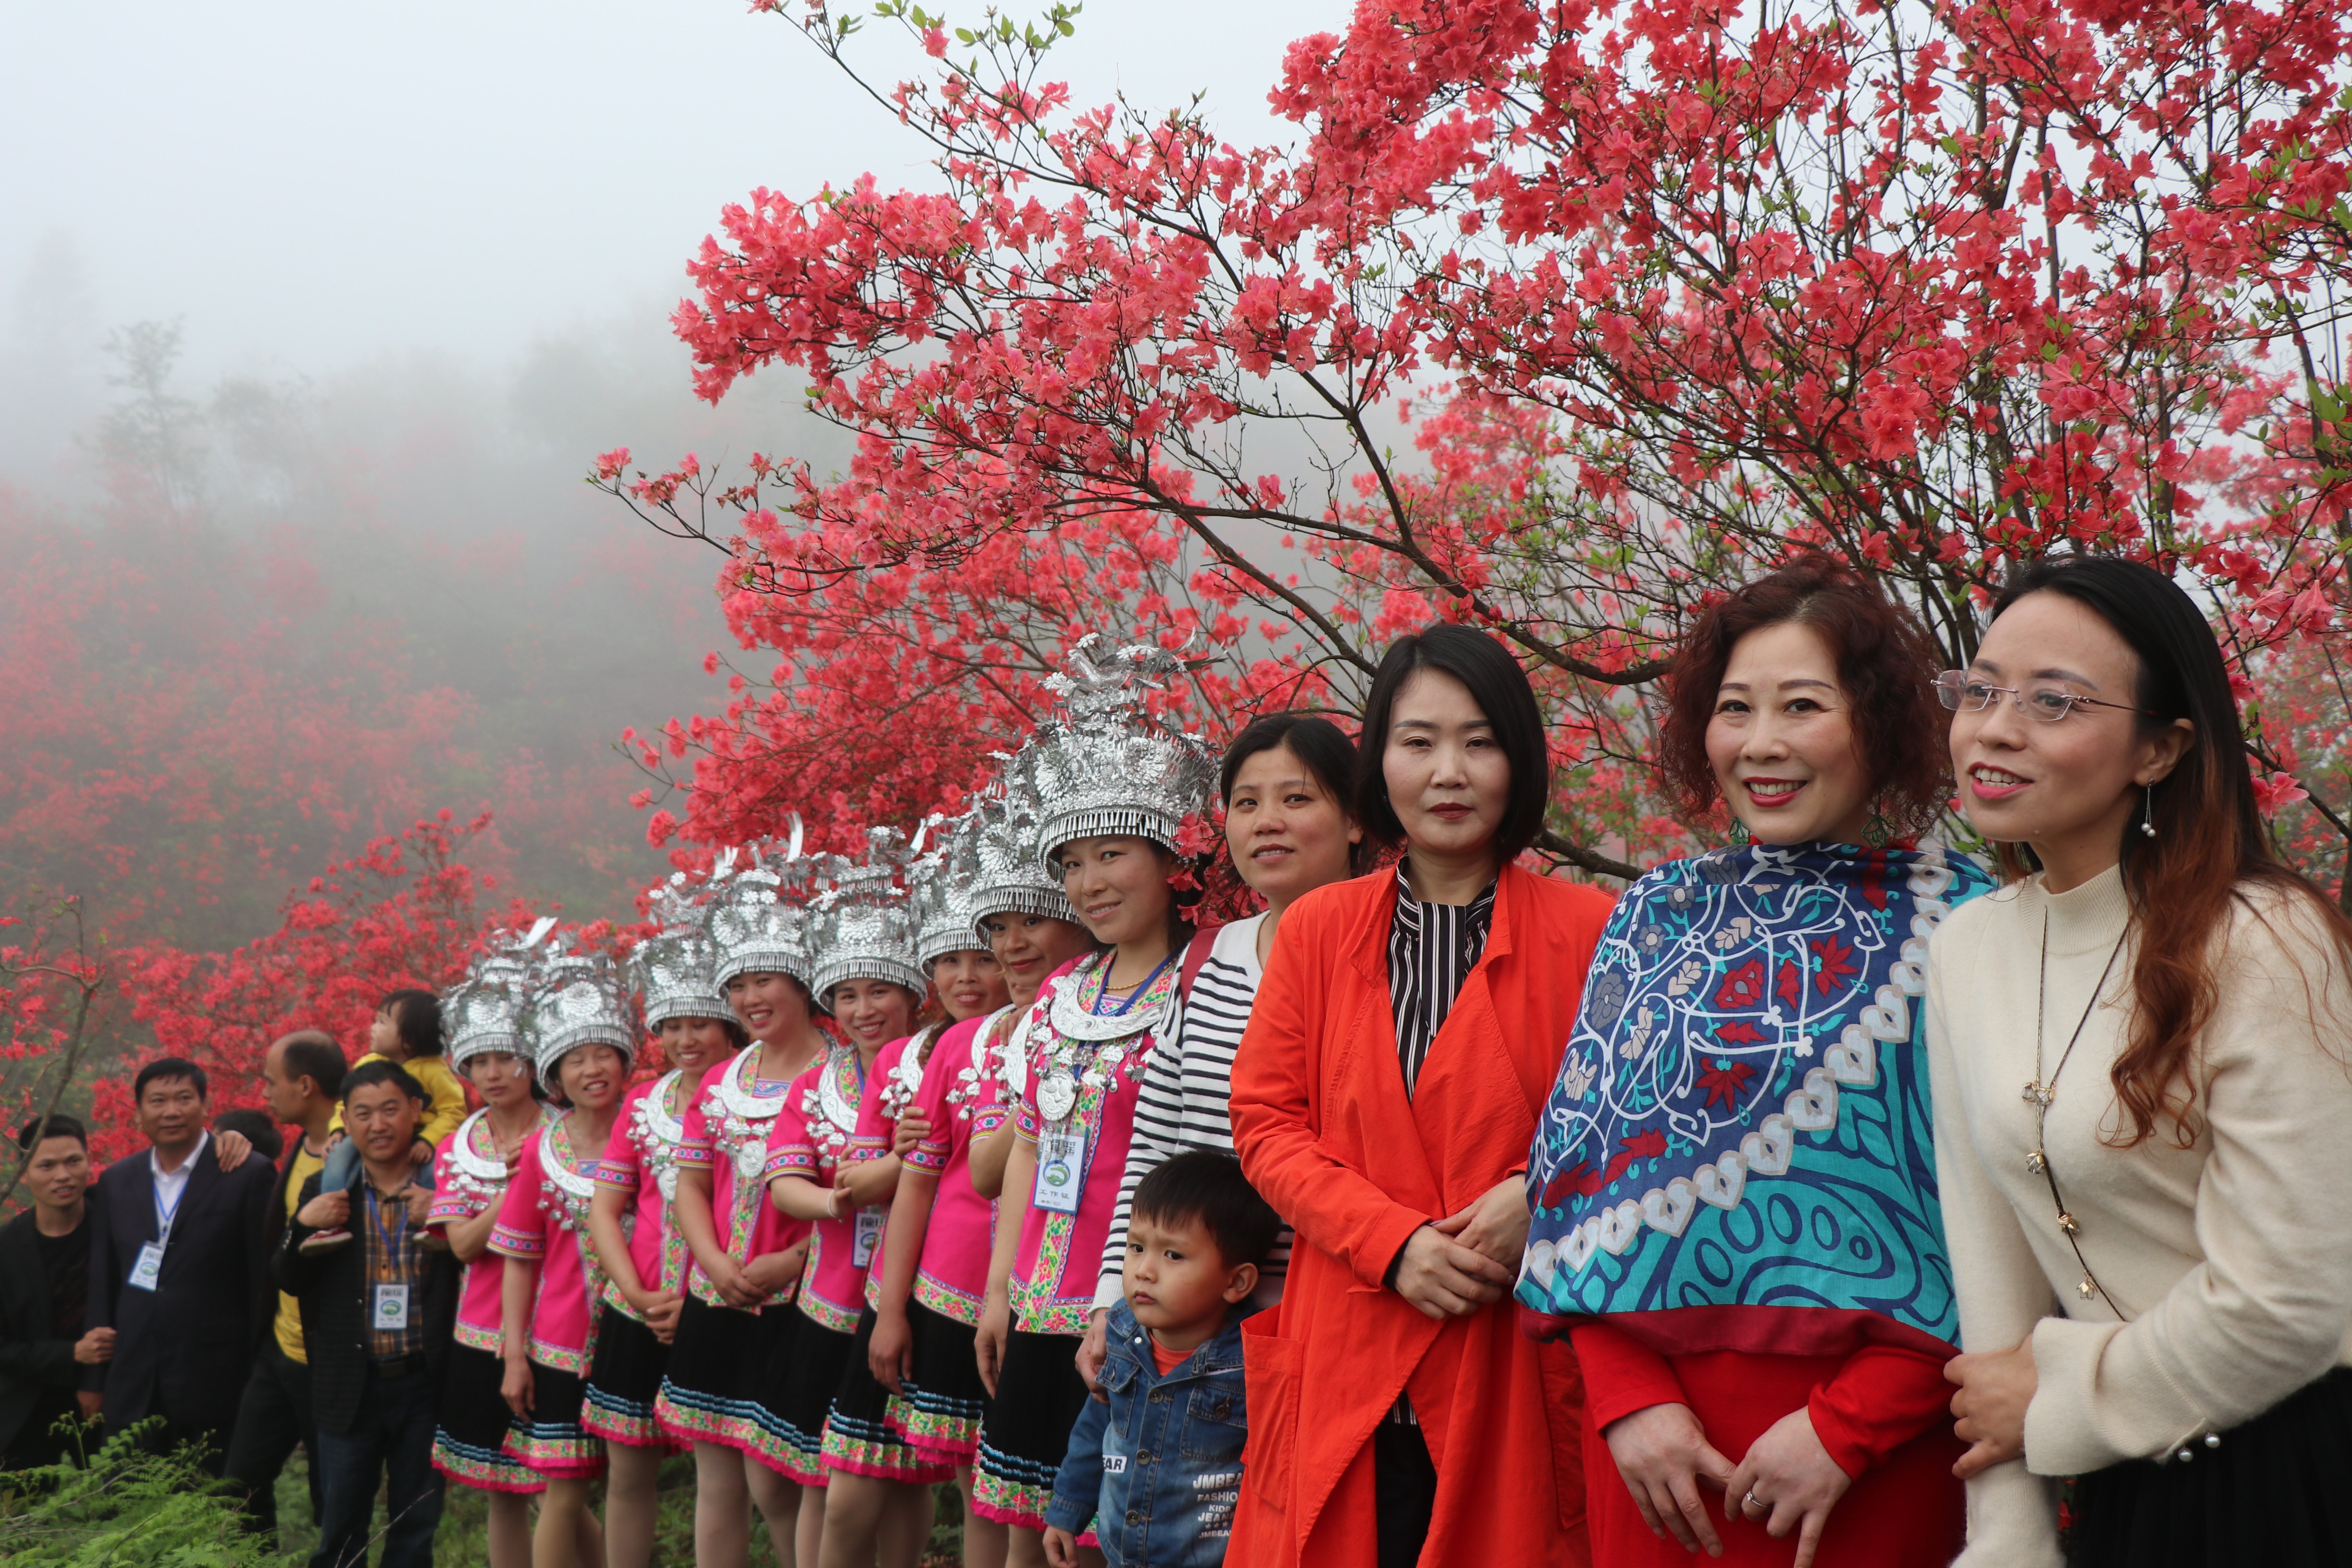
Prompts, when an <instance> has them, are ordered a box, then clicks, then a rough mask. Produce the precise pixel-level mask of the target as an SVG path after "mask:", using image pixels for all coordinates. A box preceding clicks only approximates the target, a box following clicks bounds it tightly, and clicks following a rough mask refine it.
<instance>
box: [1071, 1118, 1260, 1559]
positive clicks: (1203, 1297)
mask: <svg viewBox="0 0 2352 1568" xmlns="http://www.w3.org/2000/svg"><path fill="white" fill-rule="evenodd" d="M1280 1226H1281V1222H1280V1221H1279V1220H1277V1219H1276V1218H1275V1214H1274V1211H1273V1210H1272V1209H1271V1208H1268V1207H1267V1206H1266V1204H1265V1199H1263V1198H1261V1197H1259V1196H1258V1195H1257V1192H1256V1189H1255V1188H1253V1187H1252V1186H1251V1185H1250V1184H1249V1183H1248V1181H1247V1180H1246V1179H1244V1177H1243V1175H1242V1167H1241V1162H1240V1161H1238V1160H1236V1159H1234V1157H1233V1156H1232V1155H1231V1154H1227V1153H1223V1152H1220V1151H1217V1150H1213V1149H1195V1150H1192V1151H1190V1152H1186V1153H1182V1154H1178V1155H1176V1156H1174V1157H1173V1158H1171V1159H1170V1160H1169V1161H1167V1162H1166V1163H1163V1164H1161V1165H1160V1166H1159V1167H1158V1168H1157V1169H1156V1170H1154V1171H1152V1173H1150V1175H1147V1176H1145V1177H1144V1178H1143V1180H1142V1182H1141V1183H1139V1184H1138V1185H1137V1187H1136V1189H1135V1201H1134V1204H1133V1205H1132V1207H1131V1209H1130V1212H1129V1220H1128V1228H1127V1262H1126V1264H1125V1266H1124V1268H1123V1269H1122V1270H1121V1278H1122V1284H1123V1285H1124V1287H1125V1292H1126V1299H1125V1300H1122V1301H1121V1302H1119V1304H1118V1305H1117V1306H1115V1307H1113V1308H1112V1309H1111V1310H1110V1321H1109V1325H1108V1352H1109V1353H1108V1358H1107V1359H1106V1360H1105V1361H1104V1363H1103V1370H1102V1388H1103V1396H1098V1397H1097V1398H1094V1399H1090V1400H1088V1401H1087V1407H1086V1409H1085V1411H1084V1412H1083V1413H1081V1414H1080V1415H1079V1416H1078V1424H1077V1426H1075V1427H1074V1428H1072V1429H1071V1432H1070V1451H1069V1454H1068V1455H1067V1457H1066V1458H1064V1459H1063V1460H1062V1468H1061V1473H1060V1474H1058V1475H1056V1476H1055V1478H1054V1501H1053V1504H1052V1506H1051V1507H1049V1508H1048V1509H1047V1510H1045V1556H1046V1560H1047V1561H1048V1562H1050V1563H1053V1565H1054V1568H1076V1563H1077V1561H1078V1552H1077V1549H1078V1545H1079V1542H1078V1537H1079V1536H1080V1535H1081V1534H1082V1533H1083V1532H1084V1531H1085V1530H1086V1528H1087V1522H1088V1521H1097V1523H1096V1525H1095V1530H1096V1533H1097V1535H1098V1536H1099V1537H1100V1539H1101V1543H1102V1552H1103V1556H1104V1557H1105V1559H1107V1560H1108V1562H1109V1563H1110V1564H1111V1568H1213V1565H1214V1564H1217V1563H1223V1561H1224V1560H1225V1538H1226V1537H1227V1536H1228V1535H1230V1534H1231V1533H1232V1531H1233V1523H1234V1499H1235V1497H1236V1496H1237V1495H1238V1493H1239V1491H1240V1489H1241V1480H1242V1439H1243V1437H1244V1436H1245V1435H1246V1433H1247V1430H1248V1424H1247V1422H1246V1421H1245V1420H1244V1416H1243V1404H1242V1330H1241V1323H1242V1319H1243V1318H1244V1317H1246V1316H1248V1314H1249V1311H1250V1305H1249V1301H1250V1292H1251V1291H1253V1290H1255V1289H1257V1271H1258V1265H1259V1264H1260V1263H1261V1262H1263V1261H1264V1260H1265V1256H1266V1254H1267V1253H1268V1252H1270V1251H1272V1250H1273V1247H1274V1240H1275V1236H1276V1232H1277V1230H1278V1229H1279V1228H1280Z"/></svg>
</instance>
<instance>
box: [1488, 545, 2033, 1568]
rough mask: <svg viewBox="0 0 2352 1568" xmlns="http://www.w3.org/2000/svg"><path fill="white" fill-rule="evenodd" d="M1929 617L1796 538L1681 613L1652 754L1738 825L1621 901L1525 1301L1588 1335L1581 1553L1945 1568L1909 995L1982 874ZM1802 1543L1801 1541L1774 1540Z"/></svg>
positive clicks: (1535, 1194) (1938, 1397)
mask: <svg viewBox="0 0 2352 1568" xmlns="http://www.w3.org/2000/svg"><path fill="white" fill-rule="evenodd" d="M1936 664H1937V660H1936V658H1935V654H1934V649H1933V647H1932V645H1931V644H1930V643H1929V641H1928V640H1927V636H1926V634H1925V633H1924V632H1923V631H1922V630H1921V629H1920V627H1919V625H1918V623H1917V622H1916V620H1914V619H1913V618H1912V617H1911V616H1909V615H1908V614H1906V612H1904V611H1903V610H1901V609H1899V608H1897V607H1896V606H1895V605H1894V604H1892V603H1891V602H1889V601H1888V600H1887V599H1886V598H1885V596H1884V595H1881V594H1880V593H1879V592H1878V591H1877V590H1876V589H1875V588H1874V587H1872V586H1870V585H1869V584H1865V583H1864V582H1863V581H1861V580H1860V579H1859V578H1858V577H1857V576H1855V575H1854V574H1853V572H1852V571H1850V570H1849V569H1848V568H1846V567H1844V566H1843V565H1841V564H1839V563H1833V562H1831V561H1829V560H1826V559H1824V558H1822V557H1817V556H1814V557H1806V558H1804V559H1801V560H1799V561H1797V562H1795V563H1792V564H1790V565H1789V566H1787V567H1784V568H1783V569H1781V570H1780V571H1778V572H1775V573H1772V574H1770V575H1769V576H1766V577H1763V578H1760V579H1759V580H1758V581H1756V582H1753V583H1750V584H1747V585H1746V586H1745V587H1743V588H1741V589H1739V590H1738V591H1737V592H1736V593H1734V594H1732V595H1729V596H1728V597H1727V598H1726V599H1724V600H1723V601H1721V602H1720V603H1718V604H1717V605H1714V606H1712V607H1711V608H1709V609H1708V610H1707V612H1706V614H1705V615H1703V616H1700V617H1699V619H1698V621H1697V622H1696V625H1694V626H1692V627H1691V629H1690V632H1689V634H1688V636H1687V637H1685V639H1684V641H1683V644H1682V647H1681V649H1680V651H1679V652H1678V654H1677V656H1676V658H1675V668H1674V671H1673V675H1672V678H1671V680H1670V682H1669V687H1668V692H1669V705H1668V708H1667V711H1666V715H1665V722H1664V734H1663V737H1662V756H1661V759H1660V760H1661V763H1662V765H1663V767H1664V772H1665V773H1666V776H1667V778H1668V779H1669V780H1670V781H1671V782H1672V783H1673V784H1675V786H1676V788H1677V790H1678V792H1679V793H1680V795H1681V796H1682V804H1683V806H1684V808H1685V813H1686V814H1687V815H1688V816H1690V817H1691V818H1693V819H1705V818H1709V817H1712V816H1714V815H1715V811H1716V808H1717V803H1718V802H1721V803H1722V804H1723V805H1727V806H1728V808H1729V811H1730V815H1731V816H1732V819H1733V823H1734V826H1733V833H1732V837H1733V840H1734V842H1733V844H1732V846H1731V847H1728V848H1724V849H1717V850H1713V851H1710V852H1708V853H1706V854H1704V855H1699V856H1696V857H1694V858H1689V859H1685V860H1677V861H1674V862H1671V863H1670V864H1667V865H1664V866H1661V867H1659V868H1656V869H1654V870H1653V871H1651V872H1650V873H1649V874H1648V875H1646V876H1644V877H1643V878H1642V879H1640V880H1638V881H1636V882H1635V883H1633V886H1632V887H1631V888H1629V889H1626V892H1625V896H1624V897H1623V898H1622V899H1621V900H1618V903H1617V908H1616V910H1615V911H1614V912H1613V913H1612V916H1611V917H1610V921H1609V928H1608V930H1607V931H1606V932H1605V933H1604V934H1603V936H1602V938H1601V946H1600V950H1599V952H1596V953H1595V954H1594V956H1593V961H1592V969H1591V974H1590V976H1589V977H1588V979H1587V981H1586V984H1585V993H1584V994H1585V1002H1584V1006H1583V1010H1582V1013H1581V1016H1580V1017H1579V1018H1578V1020H1577V1023H1576V1026H1575V1029H1574V1031H1573V1032H1572V1033H1571V1034H1570V1036H1569V1037H1568V1046H1567V1049H1566V1051H1565V1052H1564V1053H1563V1054H1562V1059H1561V1062H1560V1067H1559V1079H1558V1081H1557V1084H1556V1086H1555V1087H1554V1089H1553V1090H1552V1094H1551V1099H1550V1102H1549V1104H1548V1105H1547V1106H1546V1107H1545V1110H1544V1115H1543V1119H1542V1121H1540V1123H1539V1124H1538V1129H1537V1133H1536V1138H1535V1144H1534V1149H1533V1152H1532V1153H1531V1154H1530V1156H1529V1169H1528V1191H1529V1194H1530V1202H1531V1204H1532V1206H1533V1208H1534V1211H1535V1217H1534V1224H1533V1227H1532V1235H1531V1239H1530V1243H1529V1246H1528V1258H1527V1263H1526V1267H1525V1268H1523V1269H1522V1270H1521V1273H1520V1276H1519V1283H1518V1299H1519V1300H1520V1302H1521V1304H1522V1305H1523V1306H1525V1307H1527V1308H1528V1309H1530V1310H1532V1311H1533V1312H1534V1313H1536V1314H1538V1321H1540V1322H1541V1323H1542V1324H1543V1325H1544V1326H1545V1327H1546V1328H1548V1329H1549V1331H1551V1332H1553V1333H1555V1334H1559V1333H1565V1334H1566V1335H1567V1336H1568V1337H1569V1338H1570V1340H1571V1341H1572V1342H1573V1343H1574V1345H1575V1347H1576V1356H1577V1361H1578V1363H1579V1365H1580V1367H1581V1368H1582V1370H1583V1373H1584V1386H1585V1400H1586V1405H1585V1433H1586V1437H1585V1444H1584V1455H1585V1477H1586V1505H1587V1508H1588V1510H1590V1519H1591V1531H1592V1549H1593V1551H1592V1560H1593V1562H1594V1563H1596V1564H1599V1565H1601V1568H1629V1565H1633V1564H1652V1563H1657V1564H1666V1563H1673V1564H1682V1563H1688V1562H1689V1561H1690V1553H1691V1552H1694V1551H1696V1550H1698V1549H1700V1548H1705V1549H1706V1551H1707V1552H1709V1553H1711V1554H1713V1555H1715V1556H1717V1558H1719V1559H1720V1560H1721V1561H1724V1562H1727V1563H1753V1564H1764V1563H1771V1564H1775V1565H1779V1564H1787V1563H1796V1564H1798V1565H1799V1568H1804V1565H1806V1564H1813V1563H1818V1564H1821V1565H1823V1568H1827V1565H1829V1564H1862V1563H1868V1564H1871V1565H1873V1568H1882V1565H1884V1568H1909V1565H1912V1564H1919V1565H1922V1568H1925V1565H1927V1564H1941V1563H1946V1562H1948V1561H1949V1560H1950V1558H1951V1555H1952V1553H1953V1552H1956V1551H1958V1548H1959V1543H1960V1536H1961V1530H1962V1521H1961V1495H1960V1488H1959V1486H1958V1483H1957V1482H1956V1481H1955V1480H1954V1479H1953V1478H1952V1475H1951V1464H1952V1461H1953V1460H1954V1459H1955V1458H1957V1457H1958V1447H1957V1446H1956V1445H1955V1444H1954V1443H1953V1440H1952V1436H1951V1433H1950V1431H1949V1429H1948V1426H1947V1425H1946V1422H1945V1419H1944V1406H1945V1401H1946V1400H1947V1399H1948V1396H1949V1394H1948V1389H1947V1388H1946V1386H1945V1383H1944V1376H1943V1369H1944V1363H1946V1362H1947V1361H1948V1360H1949V1359H1950V1358H1951V1356H1952V1355H1953V1354H1954V1352H1955V1350H1956V1347H1957V1345H1958V1340H1959V1317H1958V1305H1957V1303H1956V1301H1955V1299H1954V1296H1953V1290H1952V1268H1951V1262H1950V1259H1949V1258H1948V1254H1947V1251H1946V1248H1945V1243H1944V1230H1943V1220H1942V1215H1941V1213H1940V1211H1939V1210H1938V1208H1937V1185H1936V1159H1935V1150H1934V1146H1933V1142H1932V1138H1931V1135H1930V1132H1931V1125H1932V1123H1931V1116H1930V1109H1929V1104H1928V1097H1927V1054H1926V1044H1925V1042H1924V1040H1923V1039H1922V1037H1921V1028H1920V1017H1921V1009H1920V1007H1919V1005H1918V1000H1919V996H1920V994H1921V992H1922V990H1923V988H1924V976H1925V961H1926V947H1927V938H1928V936H1929V934H1930V933H1931V932H1932V931H1934V930H1935V928H1936V926H1937V922H1938V921H1941V920H1943V919H1944V917H1945V916H1946V915H1947V914H1948V912H1949V911H1950V910H1952V909H1953V908H1954V907H1955V906H1956V905H1958V903H1960V902H1961V901H1962V900H1966V899H1969V898H1971V897H1974V896H1975V895H1977V894H1979V893H1980V892H1982V891H1983V890H1984V889H1986V887H1987V886H1988V885H1989V879H1988V878H1987V877H1986V876H1985V874H1984V873H1983V872H1982V871H1981V870H1979V868H1976V867H1975V866H1974V865H1972V864H1970V863H1969V862H1968V861H1967V860H1965V859H1963V858H1960V857H1959V856H1957V855H1954V854H1951V853H1949V852H1948V851H1946V850H1945V849H1944V848H1943V847H1941V846H1938V845H1935V844H1924V845H1920V844H1915V841H1914V836H1916V834H1918V833H1920V832H1921V831H1923V830H1924V829H1925V828H1927V826H1928V825H1929V824H1931V823H1932V822H1933V821H1934V820H1935V818H1936V816H1937V813H1938V812H1939V811H1940V809H1941V807H1942V805H1943V803H1944V801H1945V799H1946V798H1947V785H1946V780H1945V774H1944V771H1943V766H1942V763H1943V751H1942V748H1941V747H1939V746H1938V745H1937V731H1938V729H1939V728H1940V722H1941V714H1940V713H1939V712H1938V710H1937V702H1936V696H1935V686H1934V681H1935V675H1936ZM1791 1536H1793V1537H1794V1539H1790V1538H1791Z"/></svg>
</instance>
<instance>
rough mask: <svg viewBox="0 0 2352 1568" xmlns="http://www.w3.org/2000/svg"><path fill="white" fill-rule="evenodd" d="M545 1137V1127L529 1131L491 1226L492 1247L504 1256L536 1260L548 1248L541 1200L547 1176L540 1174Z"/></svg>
mask: <svg viewBox="0 0 2352 1568" xmlns="http://www.w3.org/2000/svg"><path fill="white" fill-rule="evenodd" d="M546 1137H547V1132H546V1130H545V1129H544V1128H542V1129H541V1130H540V1131H537V1132H534V1133H532V1134H531V1135H530V1142H526V1143H525V1144H524V1145H523V1146H522V1159H521V1160H520V1162H519V1163H517V1164H516V1166H515V1173H514V1180H513V1181H511V1182H509V1183H508V1184H507V1194H506V1196H505V1197H503V1198H501V1199H499V1217H498V1219H497V1220H496V1221H495V1222H493V1223H492V1225H491V1226H490V1250H491V1251H492V1252H495V1253H498V1254H499V1256H501V1257H504V1258H521V1259H523V1260H524V1261H525V1262H527V1263H528V1262H536V1261H537V1260H538V1259H539V1258H541V1256H543V1255H544V1254H545V1253H546V1251H547V1212H546V1208H545V1205H542V1204H541V1202H540V1188H541V1184H542V1183H543V1182H544V1180H545V1178H544V1177H543V1176H542V1175H541V1170H542V1169H543V1165H542V1162H541V1157H540V1146H541V1143H543V1142H545V1141H546Z"/></svg>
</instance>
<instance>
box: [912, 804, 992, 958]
mask: <svg viewBox="0 0 2352 1568" xmlns="http://www.w3.org/2000/svg"><path fill="white" fill-rule="evenodd" d="M979 826H980V822H979V816H978V814H977V813H976V812H969V811H968V812H966V813H964V815H963V816H960V817H958V818H956V819H955V820H954V821H953V822H944V821H943V819H941V818H940V817H933V818H931V819H930V821H929V822H926V823H925V824H924V825H923V827H924V833H923V834H920V835H918V836H917V837H916V839H915V846H916V847H917V848H920V847H922V843H923V839H924V837H927V836H928V837H930V838H931V840H932V847H931V852H930V853H929V854H928V855H925V856H922V857H921V858H919V859H918V860H916V862H915V863H914V864H913V865H911V866H909V867H908V868H907V896H908V898H910V899H911V900H914V905H915V962H916V963H919V964H927V963H930V962H931V960H933V959H935V958H945V957H946V956H947V955H948V954H949V953H950V952H969V951H971V949H972V948H973V947H975V946H976V945H977V939H976V937H975V935H974V931H975V929H976V923H977V922H975V921H973V919H972V913H971V889H972V884H973V882H974V880H975V879H976V877H977V873H978V872H979V869H980V860H979V858H978V857H977V855H975V854H974V852H973V850H974V841H975V840H976V839H977V837H978V831H977V830H978V828H979Z"/></svg>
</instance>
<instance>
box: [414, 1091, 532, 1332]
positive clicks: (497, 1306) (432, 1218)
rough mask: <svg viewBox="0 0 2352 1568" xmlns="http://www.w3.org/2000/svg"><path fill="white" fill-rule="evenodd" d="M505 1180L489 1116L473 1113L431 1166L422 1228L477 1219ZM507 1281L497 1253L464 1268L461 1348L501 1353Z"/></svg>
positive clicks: (501, 1194)
mask: <svg viewBox="0 0 2352 1568" xmlns="http://www.w3.org/2000/svg"><path fill="white" fill-rule="evenodd" d="M539 1112H540V1124H541V1126H545V1125H546V1124H547V1123H548V1122H549V1121H553V1120H554V1119H555V1117H556V1116H557V1115H558V1114H560V1113H559V1112H558V1111H557V1110H556V1109H555V1108H554V1107H553V1106H551V1105H541V1107H540V1108H539ZM532 1136H533V1137H537V1136H538V1134H536V1133H534V1134H532ZM507 1177H508V1172H507V1163H506V1161H505V1160H503V1159H501V1158H500V1157H499V1144H498V1138H497V1135H496V1134H495V1133H493V1132H492V1131H491V1130H490V1113H489V1111H488V1110H477V1111H476V1112H474V1114H472V1115H471V1116H468V1117H467V1118H466V1120H465V1121H463V1122H461V1123H459V1124H458V1127H457V1131H455V1132H452V1133H451V1134H450V1135H449V1140H448V1142H446V1143H445V1144H443V1145H442V1148H441V1153H440V1156H439V1158H437V1159H436V1161H435V1162H434V1182H435V1187H434V1190H433V1207H432V1208H431V1210H429V1211H428V1212H427V1214H426V1215H425V1224H426V1225H428V1226H434V1225H438V1226H448V1225H451V1224H455V1223H458V1222H461V1221H465V1220H469V1219H479V1218H480V1217H481V1216H482V1215H483V1214H484V1213H486V1212H487V1211H488V1210H490V1209H494V1208H496V1207H497V1206H498V1205H499V1203H500V1202H501V1201H502V1200H503V1199H504V1198H505V1197H506V1193H507ZM506 1277H507V1260H506V1259H505V1258H501V1257H499V1255H498V1254H497V1253H495V1252H489V1251H485V1252H483V1253H482V1254H481V1256H479V1257H478V1258H475V1259H474V1260H473V1261H472V1262H471V1263H468V1264H467V1265H466V1278H465V1281H464V1283H463V1284H462V1285H461V1286H460V1287H459V1288H458V1293H457V1333H456V1336H455V1337H456V1339H457V1342H458V1343H459V1344H461V1345H464V1346H467V1348H468V1349H471V1350H478V1351H488V1352H489V1353H490V1354H492V1355H496V1354H498V1353H499V1342H500V1341H501V1339H502V1338H503V1337H504V1335H505V1331H506V1329H505V1322H504V1313H505V1296H504V1294H503V1292H504V1291H505V1289H506Z"/></svg>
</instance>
